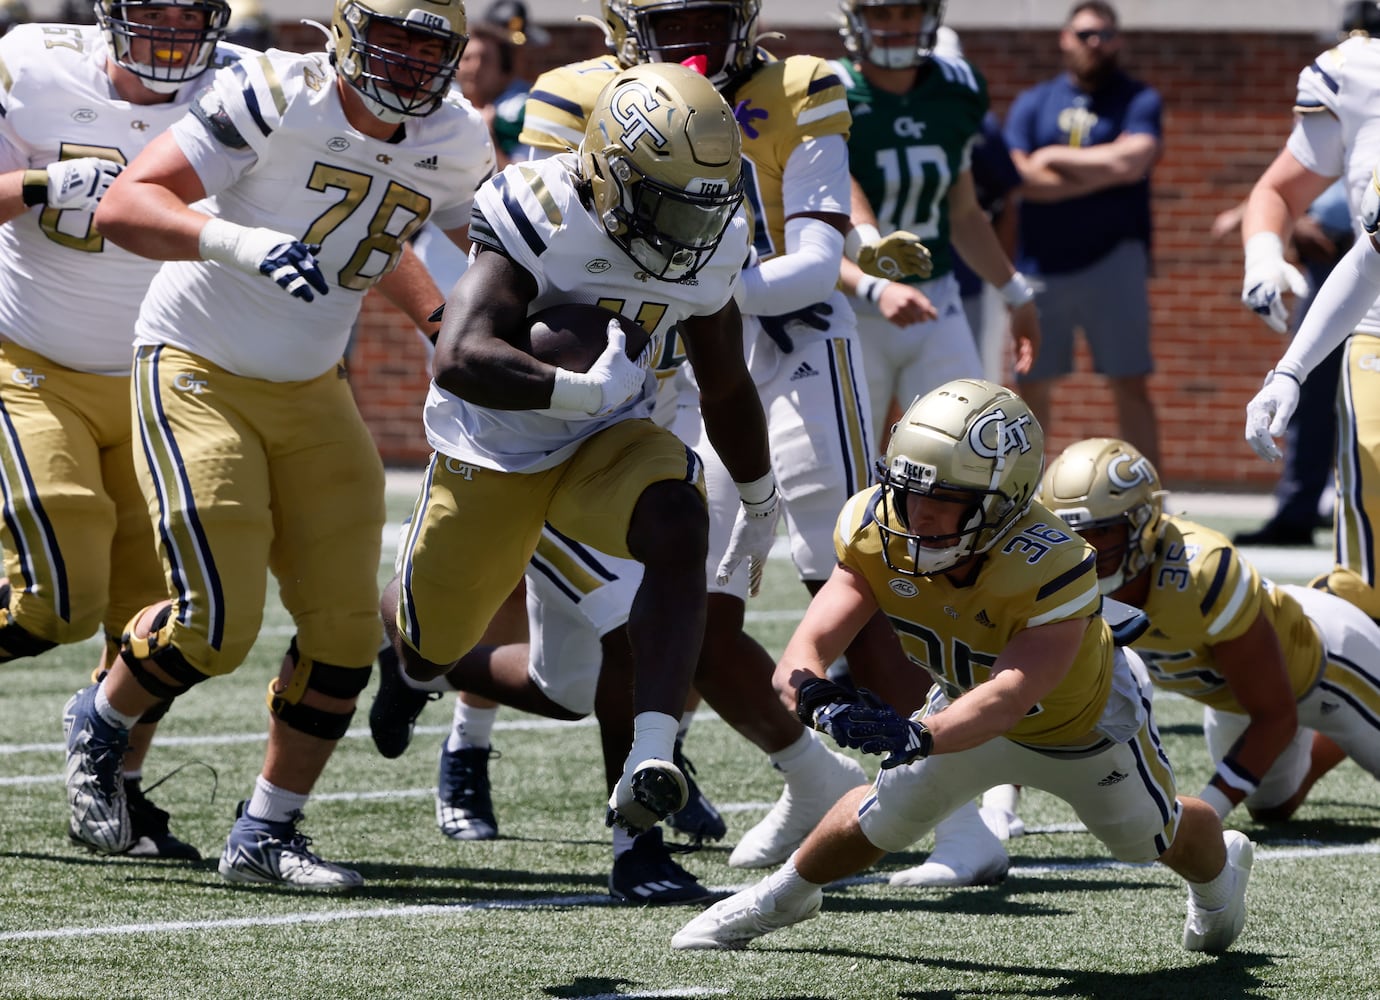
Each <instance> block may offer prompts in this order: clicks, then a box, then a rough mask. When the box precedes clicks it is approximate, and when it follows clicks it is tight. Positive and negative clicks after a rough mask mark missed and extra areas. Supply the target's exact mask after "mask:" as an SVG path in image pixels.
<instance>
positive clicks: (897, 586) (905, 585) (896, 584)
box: [887, 578, 920, 597]
mask: <svg viewBox="0 0 1380 1000" xmlns="http://www.w3.org/2000/svg"><path fill="white" fill-rule="evenodd" d="M887 586H888V587H890V588H891V591H892V593H894V594H895V595H896V596H897V597H914V596H915V595H916V594H918V593H920V588H919V587H917V586H916V585H915V584H913V583H911V582H910V581H909V580H902V579H899V578H898V579H895V580H891V581H889V582H888V583H887Z"/></svg>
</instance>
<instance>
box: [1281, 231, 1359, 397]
mask: <svg viewBox="0 0 1380 1000" xmlns="http://www.w3.org/2000/svg"><path fill="white" fill-rule="evenodd" d="M1377 297H1380V253H1377V252H1376V251H1375V249H1374V248H1373V247H1372V246H1371V242H1370V239H1368V238H1366V237H1365V236H1364V234H1363V235H1362V238H1361V239H1359V240H1357V241H1356V242H1355V243H1354V244H1353V245H1352V247H1351V249H1350V250H1348V251H1347V252H1346V255H1345V256H1344V257H1342V259H1341V260H1340V261H1338V263H1337V266H1336V267H1334V268H1333V269H1332V273H1331V274H1330V275H1328V277H1327V280H1326V281H1324V282H1323V284H1322V287H1321V288H1319V289H1318V292H1317V295H1315V296H1314V298H1313V303H1312V305H1310V306H1309V307H1308V312H1306V313H1305V314H1304V316H1303V323H1302V325H1301V326H1300V327H1299V332H1298V333H1296V334H1295V335H1294V339H1293V340H1292V341H1291V342H1290V344H1289V349H1288V350H1287V351H1285V352H1284V357H1282V358H1280V360H1279V364H1277V365H1275V370H1276V371H1281V372H1285V373H1287V374H1290V375H1293V376H1294V377H1295V378H1297V379H1298V380H1299V381H1303V379H1305V378H1306V377H1307V376H1308V373H1309V372H1311V371H1312V370H1313V369H1314V368H1316V367H1317V366H1318V364H1319V363H1320V362H1321V361H1322V360H1323V358H1325V357H1327V356H1328V355H1329V354H1330V353H1332V350H1333V348H1335V347H1336V346H1337V345H1338V344H1340V343H1341V342H1342V341H1344V340H1346V338H1347V337H1349V336H1351V333H1352V331H1354V330H1355V329H1356V324H1357V323H1359V322H1361V319H1362V318H1363V317H1364V316H1365V315H1366V313H1367V312H1368V311H1369V310H1370V307H1371V305H1372V304H1373V303H1374V302H1375V300H1376V298H1377Z"/></svg>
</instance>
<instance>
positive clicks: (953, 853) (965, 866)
mask: <svg viewBox="0 0 1380 1000" xmlns="http://www.w3.org/2000/svg"><path fill="white" fill-rule="evenodd" d="M1010 867H1011V859H1010V858H1009V857H1008V856H1007V854H1006V848H1004V847H1002V845H1001V841H1000V840H998V839H997V837H996V835H995V834H993V833H992V831H991V830H989V829H988V828H987V826H986V824H985V823H984V822H983V819H982V816H981V814H980V813H979V812H978V807H977V803H975V802H966V803H964V804H963V805H962V806H961V807H959V808H958V809H955V810H954V811H953V812H951V813H950V814H949V815H948V816H945V817H944V819H942V820H941V821H940V822H939V825H938V826H936V827H935V828H934V850H932V851H931V852H930V856H929V857H927V858H926V859H925V863H924V864H922V865H916V866H915V867H914V868H906V869H903V870H902V871H899V872H896V873H894V874H893V875H892V876H891V879H890V882H891V884H892V885H904V886H922V887H931V888H936V887H937V888H949V889H953V888H958V887H961V886H969V885H995V884H996V883H998V882H1000V881H1001V880H1002V879H1004V878H1006V872H1007V869H1008V868H1010Z"/></svg>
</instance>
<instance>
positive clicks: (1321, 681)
mask: <svg viewBox="0 0 1380 1000" xmlns="http://www.w3.org/2000/svg"><path fill="white" fill-rule="evenodd" d="M1039 500H1040V502H1041V503H1042V504H1044V505H1045V506H1046V507H1048V508H1049V509H1050V510H1052V511H1054V512H1055V513H1056V514H1058V515H1059V516H1060V517H1062V518H1063V519H1064V521H1065V523H1067V524H1068V525H1069V527H1071V528H1072V529H1073V530H1075V531H1077V532H1078V533H1079V534H1080V535H1082V536H1083V539H1084V541H1086V542H1088V543H1089V544H1090V545H1092V546H1093V547H1094V548H1096V549H1097V553H1098V560H1097V570H1098V578H1099V580H1098V583H1099V586H1100V587H1101V588H1102V592H1103V593H1104V594H1107V595H1109V596H1111V597H1113V598H1115V599H1116V600H1118V601H1122V602H1124V603H1126V604H1130V605H1133V606H1134V607H1137V608H1141V609H1143V610H1144V611H1145V613H1146V614H1147V615H1148V616H1149V617H1150V620H1151V621H1152V622H1153V623H1154V624H1153V626H1152V627H1151V628H1150V629H1149V630H1148V631H1147V632H1145V633H1144V634H1143V635H1142V636H1141V637H1140V638H1139V639H1137V640H1136V643H1135V648H1136V652H1138V653H1139V654H1140V657H1141V659H1142V660H1144V661H1145V666H1146V668H1147V670H1148V671H1149V673H1150V679H1151V680H1152V681H1154V682H1155V684H1157V685H1159V686H1160V687H1162V688H1165V689H1166V690H1169V691H1176V692H1178V693H1179V694H1182V695H1184V696H1185V697H1187V698H1192V699H1193V700H1195V701H1199V702H1202V704H1203V705H1204V712H1203V732H1204V735H1205V736H1206V737H1207V744H1208V750H1209V752H1210V753H1211V754H1212V759H1213V761H1214V762H1215V763H1216V764H1217V770H1216V772H1215V773H1214V774H1213V776H1212V779H1211V780H1210V781H1209V782H1208V784H1207V786H1206V787H1205V788H1204V789H1203V790H1202V792H1200V793H1199V795H1198V797H1199V798H1200V799H1202V800H1203V801H1204V802H1207V803H1208V804H1209V805H1211V806H1212V807H1213V808H1214V809H1216V810H1217V814H1218V815H1219V816H1221V817H1223V818H1226V815H1227V813H1228V812H1230V811H1231V810H1232V809H1233V808H1234V807H1235V806H1236V805H1237V804H1239V803H1241V802H1245V804H1246V808H1247V809H1249V810H1250V814H1251V818H1252V819H1254V820H1256V821H1258V822H1263V821H1268V820H1285V819H1288V818H1289V817H1290V816H1292V815H1293V814H1294V811H1295V810H1296V809H1297V808H1298V807H1299V805H1300V804H1301V803H1302V802H1303V799H1304V796H1306V795H1307V794H1308V790H1309V789H1310V788H1312V786H1313V784H1314V783H1315V782H1316V781H1317V780H1318V778H1319V777H1321V776H1322V775H1323V774H1324V773H1326V771H1327V770H1328V769H1329V768H1331V767H1332V766H1333V765H1334V764H1336V763H1337V762H1338V761H1339V760H1340V759H1342V758H1343V757H1344V756H1351V757H1353V758H1354V759H1355V760H1356V762H1357V763H1358V764H1360V765H1361V766H1362V767H1363V768H1365V769H1366V770H1367V771H1369V772H1370V773H1371V774H1373V775H1377V776H1380V674H1377V673H1376V672H1375V670H1374V667H1373V665H1374V664H1375V663H1376V661H1377V657H1380V627H1378V626H1376V624H1375V623H1374V622H1372V621H1371V620H1370V619H1369V618H1367V617H1366V616H1365V615H1364V614H1362V613H1361V611H1359V610H1358V609H1357V608H1355V607H1353V606H1352V605H1351V604H1348V603H1347V602H1346V601H1344V600H1342V599H1341V598H1339V597H1336V596H1334V595H1332V594H1329V593H1326V592H1324V591H1321V590H1314V589H1312V588H1310V587H1294V586H1276V585H1274V584H1273V583H1271V582H1270V581H1269V580H1265V579H1263V578H1262V577H1260V576H1259V574H1257V573H1256V571H1255V569H1254V567H1252V566H1251V564H1250V563H1248V562H1246V561H1245V560H1244V559H1242V558H1241V557H1240V555H1239V554H1238V553H1237V551H1236V549H1235V548H1234V547H1233V546H1232V544H1231V543H1230V542H1228V541H1227V539H1226V538H1224V537H1223V536H1222V535H1220V534H1218V533H1217V532H1215V531H1213V530H1211V529H1210V528H1205V527H1203V526H1202V525H1200V524H1195V523H1194V522H1192V521H1189V520H1187V519H1186V518H1183V517H1178V516H1174V515H1170V514H1166V513H1164V490H1163V489H1162V488H1161V486H1160V478H1159V474H1158V473H1156V471H1155V467H1154V466H1153V465H1152V464H1151V463H1150V461H1149V460H1148V459H1146V458H1145V456H1144V455H1142V454H1141V453H1140V452H1139V451H1137V450H1136V449H1135V448H1133V447H1132V446H1131V445H1129V444H1127V443H1126V442H1124V441H1118V440H1115V439H1113V438H1092V439H1089V440H1087V441H1080V442H1078V443H1077V444H1073V445H1070V446H1069V447H1068V448H1067V449H1065V450H1064V453H1063V454H1062V455H1060V456H1059V457H1058V458H1057V459H1055V460H1054V462H1053V463H1052V464H1051V465H1050V467H1049V471H1048V472H1047V473H1046V474H1045V478H1044V483H1043V485H1042V486H1041V488H1040V496H1039Z"/></svg>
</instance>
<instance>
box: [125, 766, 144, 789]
mask: <svg viewBox="0 0 1380 1000" xmlns="http://www.w3.org/2000/svg"><path fill="white" fill-rule="evenodd" d="M124 779H125V784H126V785H128V784H129V783H130V782H132V781H133V782H138V781H143V780H144V769H143V768H142V767H141V768H139V769H138V770H135V771H125V772H124Z"/></svg>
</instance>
